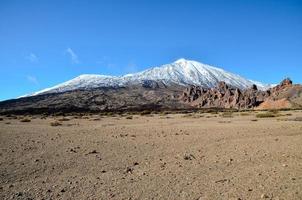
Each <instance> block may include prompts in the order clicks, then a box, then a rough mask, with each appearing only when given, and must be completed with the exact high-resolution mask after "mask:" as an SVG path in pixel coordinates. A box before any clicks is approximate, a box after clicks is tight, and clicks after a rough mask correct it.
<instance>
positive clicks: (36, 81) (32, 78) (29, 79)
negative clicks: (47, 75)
mask: <svg viewBox="0 0 302 200" xmlns="http://www.w3.org/2000/svg"><path fill="white" fill-rule="evenodd" d="M26 79H27V81H29V82H31V83H33V84H35V85H39V81H38V79H37V78H36V77H35V76H31V75H28V76H26Z"/></svg>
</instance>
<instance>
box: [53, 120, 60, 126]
mask: <svg viewBox="0 0 302 200" xmlns="http://www.w3.org/2000/svg"><path fill="white" fill-rule="evenodd" d="M50 126H62V123H60V122H59V121H54V122H50Z"/></svg>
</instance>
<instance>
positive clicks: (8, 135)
mask: <svg viewBox="0 0 302 200" xmlns="http://www.w3.org/2000/svg"><path fill="white" fill-rule="evenodd" d="M261 113H263V114H262V115H261ZM1 119H2V120H1ZM0 120H1V121H0V155H1V156H0V199H105V200H107V199H116V200H120V199H125V200H126V199H127V200H130V199H132V200H134V199H171V200H178V199H179V200H182V199H184V200H203V199H211V200H212V199H237V200H239V199H242V200H245V199H286V200H288V199H297V200H298V199H302V112H301V111H279V112H278V114H276V113H273V115H271V114H267V113H266V112H264V111H263V112H262V111H257V112H236V113H191V114H167V113H164V114H148V115H129V114H128V115H116V116H99V115H88V116H82V117H78V116H65V117H55V116H48V117H41V116H30V117H29V116H27V117H24V116H23V117H20V116H17V117H15V116H2V117H0Z"/></svg>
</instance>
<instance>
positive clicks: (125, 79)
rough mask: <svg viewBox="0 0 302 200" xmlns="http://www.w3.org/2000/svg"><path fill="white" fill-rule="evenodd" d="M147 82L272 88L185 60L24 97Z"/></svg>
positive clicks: (87, 78)
mask: <svg viewBox="0 0 302 200" xmlns="http://www.w3.org/2000/svg"><path fill="white" fill-rule="evenodd" d="M145 81H157V82H162V83H164V84H166V85H171V84H177V85H180V86H188V85H198V86H203V87H209V88H211V87H215V86H216V85H217V84H218V83H219V82H221V81H224V82H226V83H227V84H228V85H231V86H233V87H236V88H240V89H246V88H249V87H251V86H252V85H254V84H255V85H257V87H258V88H259V89H260V90H266V89H268V88H270V87H271V86H272V85H270V84H264V83H261V82H258V81H253V80H249V79H246V78H243V77H241V76H240V75H237V74H234V73H231V72H227V71H225V70H223V69H221V68H218V67H213V66H210V65H207V64H203V63H200V62H197V61H194V60H187V59H184V58H181V59H178V60H176V61H175V62H173V63H170V64H165V65H161V66H157V67H151V68H149V69H146V70H143V71H141V72H137V73H133V74H126V75H122V76H110V75H100V74H82V75H80V76H77V77H75V78H73V79H71V80H69V81H66V82H63V83H61V84H58V85H55V86H53V87H50V88H46V89H43V90H41V91H38V92H34V93H32V94H29V95H25V96H22V97H26V96H34V95H40V94H46V93H58V92H66V91H71V90H77V89H90V88H99V87H125V86H129V85H136V84H142V83H143V82H145Z"/></svg>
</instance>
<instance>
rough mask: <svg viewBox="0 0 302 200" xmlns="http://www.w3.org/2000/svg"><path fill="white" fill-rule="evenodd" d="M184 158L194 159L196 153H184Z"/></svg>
mask: <svg viewBox="0 0 302 200" xmlns="http://www.w3.org/2000/svg"><path fill="white" fill-rule="evenodd" d="M184 159H185V160H193V159H196V158H195V156H194V155H192V154H185V155H184Z"/></svg>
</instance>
